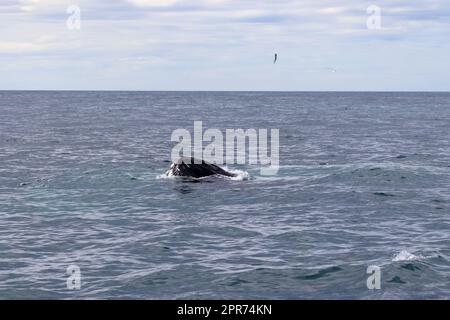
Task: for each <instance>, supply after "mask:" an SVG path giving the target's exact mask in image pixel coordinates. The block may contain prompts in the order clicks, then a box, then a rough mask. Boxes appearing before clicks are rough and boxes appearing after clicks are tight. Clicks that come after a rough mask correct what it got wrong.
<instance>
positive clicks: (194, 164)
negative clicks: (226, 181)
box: [166, 158, 236, 178]
mask: <svg viewBox="0 0 450 320" xmlns="http://www.w3.org/2000/svg"><path fill="white" fill-rule="evenodd" d="M166 174H167V175H173V176H179V177H191V178H203V177H209V176H213V175H222V176H226V177H236V174H234V173H231V172H228V171H225V170H224V169H222V168H220V167H219V166H217V165H215V164H212V163H208V162H206V161H204V160H202V161H201V163H200V161H199V160H195V159H194V158H181V159H180V160H179V161H178V162H176V163H172V165H171V166H170V169H169V171H167V173H166Z"/></svg>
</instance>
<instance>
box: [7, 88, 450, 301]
mask: <svg viewBox="0 0 450 320" xmlns="http://www.w3.org/2000/svg"><path fill="white" fill-rule="evenodd" d="M194 120H201V121H203V126H204V128H205V129H207V128H218V129H220V130H223V131H225V129H227V128H229V129H239V128H242V129H248V128H268V129H270V128H277V129H279V130H280V161H281V167H280V170H279V172H278V175H276V176H262V175H261V174H260V167H259V166H257V165H234V164H228V168H232V169H239V170H243V171H246V172H248V173H249V176H250V178H249V180H247V181H235V180H227V179H219V178H211V179H207V180H205V181H203V182H200V183H189V182H185V181H179V180H177V179H160V178H158V177H159V176H160V175H161V174H162V173H164V172H165V170H167V168H168V167H169V165H170V163H169V160H170V153H171V150H172V147H173V146H174V142H171V134H172V132H173V130H175V129H178V128H185V129H187V130H189V131H191V132H192V131H193V122H194ZM449 187H450V94H449V93H325V92H324V93H281V92H280V93H270V92H267V93H258V92H253V93H252V92H223V93H220V92H20V91H16V92H5V91H3V92H0V299H19V298H26V299H48V298H51V299H71V298H76V299H88V298H96V299H112V298H116V299H120V298H124V299H185V298H186V299H191V298H212V299H218V298H231V299H238V298H251V299H260V298H261V299H314V298H327V299H378V298H385V299H416V298H418V299H434V298H449V297H450V282H449V279H450V194H449ZM70 265H76V266H79V267H80V270H81V289H80V290H69V289H68V288H67V283H66V282H67V278H68V277H69V275H68V274H67V273H66V270H67V267H68V266H70ZM368 266H379V267H380V268H381V289H380V290H369V289H368V287H367V279H368V277H369V276H370V275H369V274H367V267H368Z"/></svg>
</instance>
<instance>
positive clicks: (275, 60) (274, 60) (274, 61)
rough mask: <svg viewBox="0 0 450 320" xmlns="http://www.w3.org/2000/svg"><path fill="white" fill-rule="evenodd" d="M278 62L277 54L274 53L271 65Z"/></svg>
mask: <svg viewBox="0 0 450 320" xmlns="http://www.w3.org/2000/svg"><path fill="white" fill-rule="evenodd" d="M277 60H278V53H275V59H273V64H275V63H277Z"/></svg>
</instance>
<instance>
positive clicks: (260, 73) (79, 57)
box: [0, 0, 450, 91]
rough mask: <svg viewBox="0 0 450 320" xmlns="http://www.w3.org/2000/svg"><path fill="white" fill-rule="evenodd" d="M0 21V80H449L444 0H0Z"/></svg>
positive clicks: (216, 83) (414, 86)
mask: <svg viewBox="0 0 450 320" xmlns="http://www.w3.org/2000/svg"><path fill="white" fill-rule="evenodd" d="M70 5H77V6H78V7H79V8H80V9H81V28H80V30H77V29H70V28H68V26H67V19H68V18H69V16H70V14H68V13H67V9H68V7H69V6H70ZM371 5H376V6H378V7H380V8H381V28H375V29H374V28H371V29H369V28H368V27H367V19H368V18H369V17H370V15H371V14H368V13H367V8H368V7H369V6H371ZM371 12H373V11H371ZM370 21H374V20H370ZM70 22H73V20H70ZM69 25H73V24H70V23H69ZM372 26H376V25H373V24H372ZM0 28H1V29H0V30H1V31H0V72H1V77H0V90H1V89H68V90H293V91H309V90H348V91H355V90H358V91H359V90H379V91H384V90H399V91H404V90H411V91H421V90H427V91H449V90H450V58H449V57H450V2H449V1H448V0H427V1H425V0H424V1H418V0H408V1H403V0H389V1H361V0H347V1H340V0H337V1H327V0H324V1H318V0H306V1H294V0H270V1H269V0H78V1H77V0H68V1H66V0H21V1H20V0H0ZM275 52H277V53H278V57H279V58H278V62H277V63H276V64H273V57H274V53H275Z"/></svg>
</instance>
